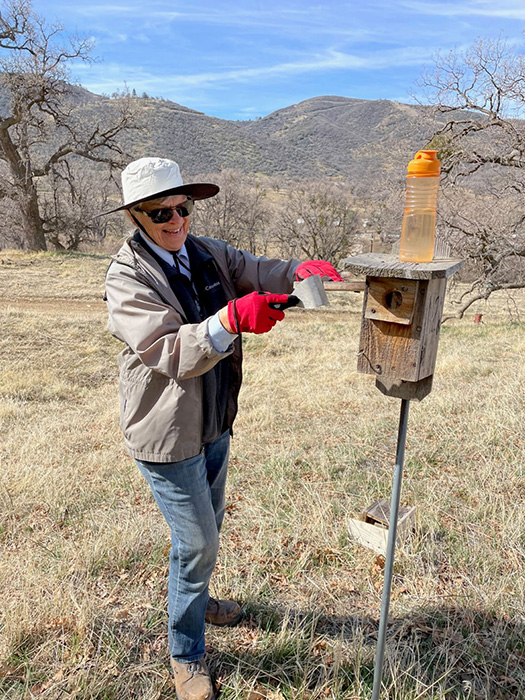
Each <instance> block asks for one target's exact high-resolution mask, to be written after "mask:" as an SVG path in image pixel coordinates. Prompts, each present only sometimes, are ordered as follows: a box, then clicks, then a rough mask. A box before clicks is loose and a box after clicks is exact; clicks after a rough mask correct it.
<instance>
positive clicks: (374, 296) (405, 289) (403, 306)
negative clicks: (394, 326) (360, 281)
mask: <svg viewBox="0 0 525 700" xmlns="http://www.w3.org/2000/svg"><path fill="white" fill-rule="evenodd" d="M418 285H419V281H418V280H399V279H396V278H392V277H370V278H369V290H368V301H367V305H366V309H365V318H369V319H372V320H374V321H390V323H401V324H402V325H406V326H408V325H410V324H411V323H412V318H413V316H414V308H415V302H416V298H417V293H418Z"/></svg>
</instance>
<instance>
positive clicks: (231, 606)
mask: <svg viewBox="0 0 525 700" xmlns="http://www.w3.org/2000/svg"><path fill="white" fill-rule="evenodd" d="M241 617H242V609H241V606H240V605H239V603H236V602H235V601H234V600H217V599H216V598H210V599H209V600H208V605H207V606H206V615H205V617H204V619H205V620H206V622H208V623H209V624H210V625H218V626H219V627H231V626H232V625H236V624H237V623H238V622H239V620H240V619H241Z"/></svg>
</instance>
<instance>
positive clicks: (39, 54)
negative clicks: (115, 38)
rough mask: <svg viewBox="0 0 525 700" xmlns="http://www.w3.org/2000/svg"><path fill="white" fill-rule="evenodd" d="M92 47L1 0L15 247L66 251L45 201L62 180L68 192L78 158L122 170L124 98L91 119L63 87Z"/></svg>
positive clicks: (3, 141) (1, 143)
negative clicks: (17, 238)
mask: <svg viewBox="0 0 525 700" xmlns="http://www.w3.org/2000/svg"><path fill="white" fill-rule="evenodd" d="M91 49H92V46H91V43H90V41H89V40H87V39H84V38H81V37H77V36H73V37H69V38H68V39H66V38H65V37H64V29H63V27H62V26H61V25H59V24H55V25H51V26H50V25H48V23H47V22H46V21H45V20H44V19H43V18H42V17H40V16H38V15H37V14H35V13H34V12H33V9H32V4H31V0H4V2H3V3H2V5H1V6H0V92H1V97H2V103H3V105H2V109H1V110H0V160H2V161H4V164H5V166H6V167H5V168H3V170H4V171H5V177H4V178H3V179H2V186H1V188H0V196H1V197H7V198H9V199H10V200H11V201H12V202H13V204H14V205H15V206H16V209H17V210H18V212H19V216H18V219H19V221H20V223H21V226H20V228H21V242H22V245H23V247H25V248H27V249H30V250H46V248H47V241H49V242H54V243H55V246H57V245H58V247H67V246H66V245H65V244H64V243H60V242H59V233H61V232H62V231H59V229H58V228H57V225H58V224H59V223H60V221H61V220H60V219H57V217H56V216H55V217H54V218H53V216H51V217H50V218H48V215H49V212H50V211H51V210H52V209H53V208H52V207H51V206H50V203H52V202H53V201H55V202H56V201H57V200H56V197H57V193H56V192H55V191H54V190H53V183H54V182H55V183H56V181H57V178H59V179H60V178H61V179H62V182H63V183H65V182H66V180H67V181H68V184H69V191H70V192H71V188H73V192H72V194H73V195H74V194H75V192H76V193H78V190H77V189H75V188H76V187H77V184H78V183H77V182H76V181H75V179H74V177H72V174H73V172H74V171H75V165H76V164H78V162H79V160H80V159H83V161H84V162H86V159H87V160H88V161H91V162H95V163H97V164H104V165H105V166H106V167H109V168H112V167H115V166H118V165H120V164H121V161H122V156H123V153H122V150H121V147H120V146H119V144H118V142H117V137H118V136H119V135H120V134H122V132H123V131H125V130H127V129H130V128H134V126H135V123H134V115H133V110H132V106H131V105H132V101H131V100H128V99H126V98H123V99H121V100H117V101H116V102H117V105H116V108H115V109H111V110H108V111H107V116H106V117H100V118H95V119H93V115H92V114H91V115H90V116H89V115H88V114H87V113H86V111H85V110H83V109H82V108H81V106H80V105H79V94H80V93H81V91H80V90H78V89H75V88H74V87H73V86H72V85H71V84H70V82H69V79H70V72H69V66H70V64H71V62H72V61H78V60H81V61H89V60H90V52H91ZM99 172H100V171H99ZM99 176H100V175H99ZM67 189H68V188H67V187H66V188H62V191H63V192H66V191H67ZM69 201H70V202H72V201H73V200H71V198H70V200H69ZM55 210H56V207H55ZM62 223H64V222H63V221H62Z"/></svg>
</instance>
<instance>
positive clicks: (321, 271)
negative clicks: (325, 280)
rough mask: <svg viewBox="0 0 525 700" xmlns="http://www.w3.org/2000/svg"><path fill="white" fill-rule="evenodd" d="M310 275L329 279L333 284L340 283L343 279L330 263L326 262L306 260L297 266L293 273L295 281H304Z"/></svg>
mask: <svg viewBox="0 0 525 700" xmlns="http://www.w3.org/2000/svg"><path fill="white" fill-rule="evenodd" d="M311 275H320V276H321V277H329V278H330V279H331V280H334V281H335V282H342V281H343V278H342V277H341V275H340V274H339V273H338V272H337V270H336V269H335V267H334V266H333V265H332V263H329V262H328V261H326V260H307V261H306V262H303V263H301V264H300V265H299V267H298V268H297V270H296V271H295V279H296V280H297V281H301V280H304V279H305V278H306V277H310V276H311Z"/></svg>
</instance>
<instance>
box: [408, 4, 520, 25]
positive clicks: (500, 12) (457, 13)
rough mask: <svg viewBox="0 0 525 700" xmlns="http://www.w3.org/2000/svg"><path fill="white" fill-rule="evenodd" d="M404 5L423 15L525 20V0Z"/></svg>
mask: <svg viewBox="0 0 525 700" xmlns="http://www.w3.org/2000/svg"><path fill="white" fill-rule="evenodd" d="M403 5H404V6H405V7H406V8H408V9H410V10H412V11H414V12H417V13H419V14H421V15H438V16H443V17H474V16H477V17H490V18H500V19H509V20H518V21H523V20H525V3H524V2H523V0H516V2H512V1H511V2H509V1H508V0H507V2H501V0H500V2H496V1H495V0H494V1H492V0H491V1H490V2H486V0H473V2H454V3H452V2H420V1H419V0H413V1H412V0H406V1H405V2H404V3H403Z"/></svg>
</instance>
